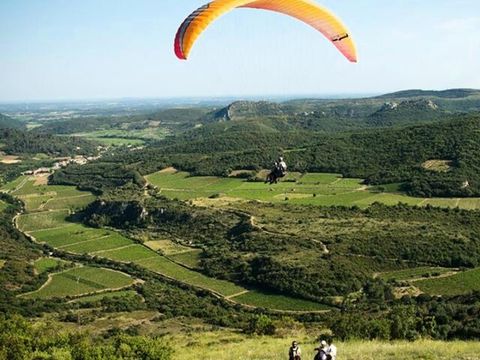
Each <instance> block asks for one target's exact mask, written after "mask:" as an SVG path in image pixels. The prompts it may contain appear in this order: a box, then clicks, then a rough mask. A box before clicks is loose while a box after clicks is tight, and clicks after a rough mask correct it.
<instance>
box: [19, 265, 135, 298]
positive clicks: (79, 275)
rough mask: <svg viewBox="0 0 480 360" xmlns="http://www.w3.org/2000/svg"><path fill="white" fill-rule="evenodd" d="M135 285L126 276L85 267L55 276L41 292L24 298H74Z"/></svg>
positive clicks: (29, 294)
mask: <svg viewBox="0 0 480 360" xmlns="http://www.w3.org/2000/svg"><path fill="white" fill-rule="evenodd" d="M133 283H134V280H133V279H132V278H131V277H130V276H128V275H126V274H123V273H120V272H117V271H113V270H109V269H103V268H93V267H88V266H85V267H78V268H74V269H70V270H67V271H64V272H61V273H57V274H53V275H51V277H50V278H49V280H48V281H47V282H46V283H45V284H44V285H43V286H42V287H41V288H40V289H39V290H37V291H35V292H32V293H28V294H25V295H24V296H25V297H28V298H38V299H50V298H61V297H67V296H70V297H74V296H79V295H85V294H92V293H97V292H100V291H105V290H109V289H120V288H124V287H127V286H130V285H132V284H133Z"/></svg>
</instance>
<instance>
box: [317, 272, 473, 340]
mask: <svg viewBox="0 0 480 360" xmlns="http://www.w3.org/2000/svg"><path fill="white" fill-rule="evenodd" d="M365 289H366V290H367V291H365V293H364V296H363V298H362V299H361V300H360V301H358V302H356V303H350V304H345V305H344V307H343V308H342V311H340V312H335V313H333V314H332V316H331V317H329V318H328V319H326V321H327V322H328V324H329V327H330V328H331V329H332V331H333V332H334V333H335V335H336V336H337V337H338V338H340V339H342V340H348V339H362V340H365V339H372V340H373V339H381V340H410V341H412V340H416V339H418V338H432V339H438V340H454V339H461V340H472V339H478V338H479V337H480V320H479V315H480V305H479V300H480V292H472V293H470V294H467V295H462V296H456V297H437V296H429V295H425V294H424V295H420V296H418V297H410V296H404V297H403V298H402V299H398V300H395V299H394V298H393V296H392V295H391V289H390V287H389V285H388V284H385V283H383V282H381V281H378V280H377V281H371V282H370V283H368V284H367V286H365ZM368 289H370V291H368ZM385 295H386V296H385Z"/></svg>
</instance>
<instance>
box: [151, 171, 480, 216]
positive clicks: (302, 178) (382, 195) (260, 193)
mask: <svg viewBox="0 0 480 360" xmlns="http://www.w3.org/2000/svg"><path fill="white" fill-rule="evenodd" d="M146 178H147V180H148V181H149V183H151V184H153V185H155V186H157V187H158V188H159V191H160V192H161V193H162V194H163V195H165V196H167V197H170V198H177V199H181V200H190V199H202V198H203V199H207V200H206V204H214V203H215V202H219V201H221V199H222V198H224V199H227V200H228V201H235V200H260V201H268V202H288V203H292V204H299V205H320V206H333V205H344V206H359V207H368V206H369V205H371V204H373V203H375V202H380V203H384V204H387V205H396V204H398V203H406V204H409V205H419V206H426V205H433V206H440V207H460V208H464V209H479V208H480V199H477V198H469V199H423V198H415V197H410V196H407V195H404V194H402V193H400V192H398V191H397V190H398V185H397V184H393V185H394V186H393V185H392V186H388V185H387V186H384V187H383V188H384V191H386V192H379V191H378V190H377V188H376V187H368V186H365V185H362V180H361V179H348V178H342V177H341V176H340V175H337V174H322V173H309V174H305V175H301V174H298V173H294V174H293V175H292V176H291V179H289V180H284V181H282V182H280V183H278V184H276V185H265V184H264V183H263V182H249V181H246V180H243V179H238V178H219V177H211V176H206V177H192V176H190V175H189V174H188V173H186V172H175V171H160V172H157V173H154V174H151V175H148V176H147V177H146ZM208 198H215V199H212V200H211V201H209V199H208Z"/></svg>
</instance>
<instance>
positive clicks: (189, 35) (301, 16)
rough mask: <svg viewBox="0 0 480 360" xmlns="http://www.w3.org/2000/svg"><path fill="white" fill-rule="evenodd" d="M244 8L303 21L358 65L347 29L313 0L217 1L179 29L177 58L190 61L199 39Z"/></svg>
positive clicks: (202, 8) (197, 12) (176, 47)
mask: <svg viewBox="0 0 480 360" xmlns="http://www.w3.org/2000/svg"><path fill="white" fill-rule="evenodd" d="M241 7H243V8H254V9H261V10H270V11H275V12H278V13H281V14H285V15H289V16H292V17H294V18H296V19H298V20H300V21H303V22H304V23H306V24H308V25H310V26H312V27H313V28H315V29H316V30H318V31H319V32H321V33H322V34H323V35H325V37H326V38H327V39H328V40H329V41H331V42H332V43H333V45H335V46H336V47H337V49H338V50H339V51H340V52H341V53H342V54H343V55H344V56H345V57H346V58H347V59H348V60H350V61H351V62H357V59H358V58H357V50H356V46H355V43H354V41H353V39H352V36H351V34H350V32H349V31H348V29H347V28H346V26H345V25H344V24H343V23H342V21H341V20H340V19H339V18H338V17H337V16H335V15H334V14H333V13H332V12H330V11H329V10H328V9H326V8H324V7H322V6H320V5H318V4H316V3H315V2H313V1H310V0H256V1H252V0H214V1H212V2H211V3H209V4H206V5H204V6H202V7H201V8H199V9H197V10H196V11H194V12H193V13H192V14H191V15H190V16H189V17H188V18H187V19H186V20H185V21H184V22H183V24H182V25H181V26H180V28H179V29H178V32H177V36H176V38H175V54H176V55H177V56H178V58H180V59H187V58H188V55H189V54H190V51H191V49H192V47H193V45H194V44H195V42H196V41H197V39H198V37H199V36H200V35H201V34H202V33H203V32H204V31H205V29H206V28H208V26H209V25H210V24H211V23H212V22H214V21H215V20H216V19H217V18H219V17H220V16H222V15H223V14H225V13H227V12H229V11H231V10H233V9H235V8H241Z"/></svg>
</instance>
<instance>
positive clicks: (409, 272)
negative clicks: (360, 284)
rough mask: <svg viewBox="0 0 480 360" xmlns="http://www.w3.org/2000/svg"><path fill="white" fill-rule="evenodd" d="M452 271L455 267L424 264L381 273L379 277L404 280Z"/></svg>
mask: <svg viewBox="0 0 480 360" xmlns="http://www.w3.org/2000/svg"><path fill="white" fill-rule="evenodd" d="M451 271H455V269H448V268H442V267H430V266H422V267H416V268H412V269H405V270H396V271H389V272H385V273H381V274H379V275H378V277H379V278H380V279H382V280H385V281H389V280H398V281H404V280H412V279H419V278H422V277H430V276H438V275H441V274H446V273H449V272H451Z"/></svg>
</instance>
